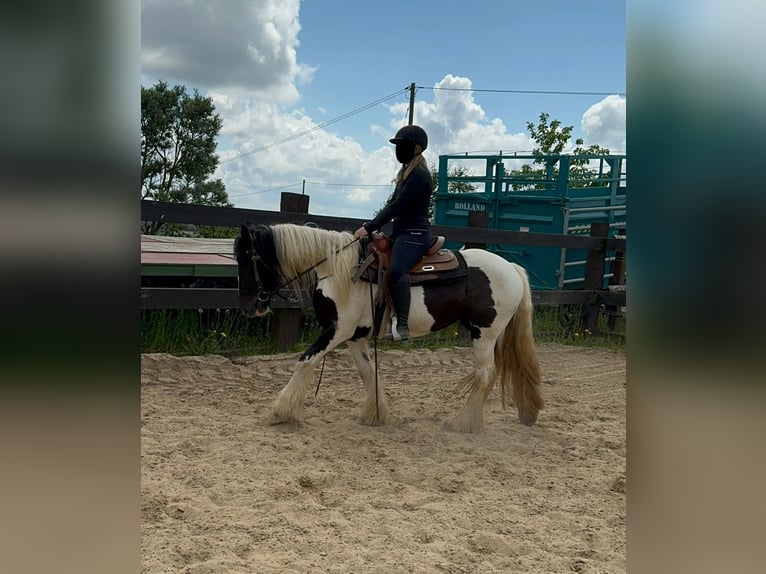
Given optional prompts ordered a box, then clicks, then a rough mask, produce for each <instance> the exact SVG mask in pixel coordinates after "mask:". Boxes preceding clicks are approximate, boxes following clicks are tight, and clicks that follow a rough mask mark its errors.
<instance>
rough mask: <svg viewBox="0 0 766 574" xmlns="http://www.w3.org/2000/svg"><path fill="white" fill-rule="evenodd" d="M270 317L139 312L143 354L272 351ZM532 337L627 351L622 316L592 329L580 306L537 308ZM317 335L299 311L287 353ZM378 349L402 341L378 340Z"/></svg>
mask: <svg viewBox="0 0 766 574" xmlns="http://www.w3.org/2000/svg"><path fill="white" fill-rule="evenodd" d="M272 318H273V316H272V315H269V316H267V317H263V318H258V319H248V318H247V317H245V316H244V315H243V314H242V313H240V312H239V311H238V310H235V309H220V310H217V309H207V310H202V309H199V310H144V311H142V312H141V352H142V353H170V354H174V355H206V354H219V355H223V356H228V357H236V356H243V355H263V354H272V353H275V352H276V348H275V346H274V343H273V342H272V340H271V337H270V331H271V320H272ZM462 331H463V329H461V328H459V327H458V326H457V325H452V326H450V327H447V328H446V329H443V330H441V331H437V332H435V333H431V334H429V335H426V336H425V337H419V338H417V339H413V340H412V341H411V342H410V344H409V345H408V346H407V348H408V349H424V348H426V349H438V348H442V347H455V346H457V347H463V346H464V347H467V346H470V344H471V343H470V339H469V338H468V336H467V335H466V334H465V333H463V332H462ZM534 332H535V340H536V341H538V342H555V343H563V344H566V345H579V346H589V347H606V348H610V349H614V350H618V351H625V318H624V317H619V318H618V319H617V323H616V327H615V330H614V331H613V332H610V331H609V330H608V328H607V317H606V313H601V314H600V316H599V329H598V332H597V333H595V334H594V333H591V332H590V331H589V330H588V329H585V328H584V327H583V326H582V323H581V322H580V321H579V310H578V309H574V308H572V307H567V306H562V307H538V308H537V309H536V310H535V317H534ZM318 335H319V326H318V325H317V323H316V320H315V319H314V316H313V312H312V311H311V310H304V312H303V314H302V320H301V327H300V336H299V340H298V342H297V343H296V344H295V345H294V346H293V348H291V349H289V352H302V351H304V350H306V348H307V347H308V346H309V345H310V344H311V343H312V342H313V341H314V340H315V339H316V337H317V336H318ZM378 348H381V349H395V348H400V349H401V348H402V347H401V345H399V344H396V343H392V342H390V341H388V342H387V341H384V340H382V339H381V340H379V341H378Z"/></svg>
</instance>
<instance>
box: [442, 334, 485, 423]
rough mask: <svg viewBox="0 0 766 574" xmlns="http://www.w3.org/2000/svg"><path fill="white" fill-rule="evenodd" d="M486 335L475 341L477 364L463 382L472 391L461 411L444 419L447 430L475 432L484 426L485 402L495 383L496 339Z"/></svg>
mask: <svg viewBox="0 0 766 574" xmlns="http://www.w3.org/2000/svg"><path fill="white" fill-rule="evenodd" d="M486 336H487V333H486V332H483V333H482V334H481V338H479V339H475V340H474V342H473V355H474V359H475V361H476V365H475V367H474V370H473V372H472V373H471V374H470V375H468V376H467V377H466V378H465V379H464V380H463V382H462V383H461V387H468V388H469V389H470V393H469V395H468V399H467V400H466V402H465V404H464V405H463V408H461V409H460V412H458V414H456V415H455V416H454V417H452V418H451V419H448V420H446V421H444V425H443V426H444V429H445V430H449V431H456V432H467V433H475V432H479V431H480V430H481V429H482V427H483V426H484V402H485V401H486V399H487V396H489V393H490V392H492V387H494V385H495V339H494V338H492V337H490V339H491V340H487V339H486V338H485V337H486Z"/></svg>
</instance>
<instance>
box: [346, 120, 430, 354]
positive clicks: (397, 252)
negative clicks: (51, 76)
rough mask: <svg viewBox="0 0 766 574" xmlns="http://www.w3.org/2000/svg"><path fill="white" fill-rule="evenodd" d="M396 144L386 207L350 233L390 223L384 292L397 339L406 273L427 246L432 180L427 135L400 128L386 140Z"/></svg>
mask: <svg viewBox="0 0 766 574" xmlns="http://www.w3.org/2000/svg"><path fill="white" fill-rule="evenodd" d="M389 141H390V142H391V143H392V144H395V145H396V159H397V160H398V161H399V163H401V164H402V167H401V169H400V170H399V173H398V174H397V176H396V188H395V189H394V193H393V195H392V197H391V201H390V202H389V204H388V205H387V206H386V207H384V208H383V209H381V210H380V212H379V213H378V215H377V216H376V217H375V219H373V220H372V221H368V222H367V223H365V224H364V225H362V226H361V227H360V228H359V229H357V230H356V231H355V232H354V237H355V238H357V239H361V238H364V237H367V235H368V234H370V233H372V232H373V231H377V230H378V229H380V228H381V227H383V226H384V225H385V224H386V223H388V222H389V221H391V220H392V219H393V220H394V229H393V233H391V236H390V238H391V239H392V240H393V241H394V246H393V250H392V252H391V263H390V267H389V270H388V289H389V293H390V294H391V299H392V301H393V304H394V312H395V313H396V323H395V326H394V327H392V329H395V330H396V332H397V333H398V335H399V336H398V337H395V338H397V339H400V340H402V341H406V340H407V339H409V338H410V330H409V314H410V298H411V296H410V282H409V278H408V277H407V271H408V270H409V269H410V268H411V267H412V266H413V265H414V264H415V263H417V262H418V260H419V259H420V258H421V257H422V256H423V254H425V252H426V250H427V249H428V246H429V244H430V243H431V223H430V222H429V221H428V206H429V204H430V202H431V193H432V192H433V187H434V186H433V180H432V179H431V172H430V170H429V169H428V165H427V164H426V160H425V158H424V157H423V151H425V149H426V148H427V147H428V135H427V134H426V132H425V130H424V129H423V128H421V127H420V126H414V125H409V126H404V127H403V128H401V129H400V130H399V131H398V132H396V135H395V136H394V137H393V138H392V139H390V140H389Z"/></svg>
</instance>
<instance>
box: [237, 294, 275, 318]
mask: <svg viewBox="0 0 766 574" xmlns="http://www.w3.org/2000/svg"><path fill="white" fill-rule="evenodd" d="M270 303H271V301H270V300H269V299H267V300H265V301H264V300H263V299H261V298H259V297H257V296H256V295H240V296H239V306H240V308H241V309H242V313H244V314H245V315H246V316H247V317H249V318H251V319H252V318H253V317H263V316H264V315H267V314H268V313H270V312H271V305H270Z"/></svg>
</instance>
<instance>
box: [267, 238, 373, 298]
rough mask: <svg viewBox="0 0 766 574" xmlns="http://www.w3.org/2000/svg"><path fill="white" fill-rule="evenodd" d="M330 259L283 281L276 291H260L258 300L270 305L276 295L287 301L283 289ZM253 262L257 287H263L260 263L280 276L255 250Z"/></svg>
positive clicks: (355, 240)
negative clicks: (259, 271) (259, 268)
mask: <svg viewBox="0 0 766 574" xmlns="http://www.w3.org/2000/svg"><path fill="white" fill-rule="evenodd" d="M357 241H359V238H358V237H357V238H355V239H354V240H353V241H351V242H349V243H347V244H346V245H344V246H343V247H341V248H340V249H338V250H336V251H335V253H334V254H333V255H337V254H338V253H340V252H341V251H343V250H344V249H347V248H348V247H351V246H352V245H353V244H354V243H356V242H357ZM328 259H329V257H323V258H322V259H320V260H319V261H317V262H316V263H314V264H313V265H312V266H311V267H309V268H308V269H305V270H303V271H301V272H300V273H298V274H297V275H295V276H294V277H290V278H288V279H283V280H282V281H281V282H280V283H278V284H277V286H276V287H274V289H271V290H266V289H260V290H259V291H258V295H257V296H256V300H257V301H259V302H261V303H268V302H269V301H271V298H272V297H274V295H278V296H279V297H281V298H282V299H284V300H285V301H286V300H287V297H285V296H284V295H282V293H280V291H281V290H282V288H284V287H287V286H288V285H289V284H290V283H292V282H293V281H297V280H298V279H300V278H301V277H303V276H304V275H306V274H308V273H311V272H312V271H313V270H314V269H316V268H317V267H319V266H320V265H321V264H322V263H325V262H326V261H327V260H328ZM252 261H253V273H254V274H255V284H256V285H261V286H263V283H262V282H261V278H260V275H259V274H258V262H259V261H260V262H261V264H262V265H263V266H264V267H265V268H266V269H268V270H269V271H270V272H271V273H274V274H275V275H277V276H279V271H278V270H276V269H274V268H272V267H271V266H270V265H269V264H268V263H266V261H265V260H264V259H263V257H261V256H260V255H258V253H256V252H255V250H253V256H252Z"/></svg>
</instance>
